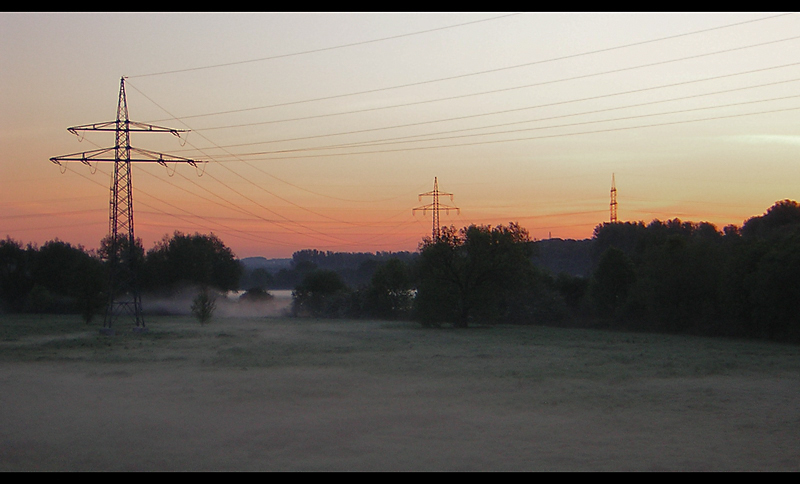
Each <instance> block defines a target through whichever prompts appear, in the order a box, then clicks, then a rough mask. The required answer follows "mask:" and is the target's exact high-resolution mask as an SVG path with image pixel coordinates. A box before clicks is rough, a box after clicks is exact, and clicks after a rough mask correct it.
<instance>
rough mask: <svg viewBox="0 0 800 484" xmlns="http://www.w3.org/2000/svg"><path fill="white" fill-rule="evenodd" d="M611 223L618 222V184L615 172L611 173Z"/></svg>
mask: <svg viewBox="0 0 800 484" xmlns="http://www.w3.org/2000/svg"><path fill="white" fill-rule="evenodd" d="M610 210H611V217H610V218H611V223H612V224H613V223H617V186H616V184H615V182H614V174H613V173H612V174H611V207H610Z"/></svg>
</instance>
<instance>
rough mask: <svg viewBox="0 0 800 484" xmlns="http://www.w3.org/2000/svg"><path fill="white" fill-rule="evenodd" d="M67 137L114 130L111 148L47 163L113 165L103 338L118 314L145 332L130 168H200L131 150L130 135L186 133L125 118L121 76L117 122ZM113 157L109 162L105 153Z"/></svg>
mask: <svg viewBox="0 0 800 484" xmlns="http://www.w3.org/2000/svg"><path fill="white" fill-rule="evenodd" d="M67 131H69V132H70V133H72V134H75V135H78V131H114V132H115V134H116V143H115V144H114V147H113V148H102V149H98V150H91V151H84V152H82V153H73V154H70V155H63V156H56V157H53V158H50V161H52V162H53V163H55V164H57V165H61V163H62V162H68V161H80V162H81V163H83V164H84V165H87V166H91V163H92V162H113V163H114V174H113V175H112V180H111V199H110V202H109V216H108V220H109V223H108V244H109V247H108V259H109V261H108V262H109V286H108V306H107V307H106V315H105V319H104V320H103V329H102V330H101V332H103V333H105V334H113V330H112V328H111V326H112V323H113V322H114V320H115V319H116V318H117V317H118V316H119V315H120V314H121V313H123V312H124V313H128V314H129V315H131V316H132V317H133V319H134V321H135V326H134V331H146V328H145V324H144V318H143V317H142V299H141V295H140V294H139V288H138V284H137V267H136V266H137V256H136V237H135V236H134V232H133V182H132V179H131V163H133V162H148V163H153V162H155V163H158V164H160V165H163V166H167V163H173V162H174V163H179V162H180V163H188V164H190V165H192V166H195V167H196V166H197V163H205V162H204V161H202V162H199V161H195V160H190V159H188V158H180V157H176V156H170V155H165V154H163V153H157V152H154V151H148V150H143V149H139V148H133V147H131V143H130V141H131V140H130V133H131V131H140V132H151V133H172V134H173V135H175V136H177V137H180V133H182V132H186V131H187V130H177V129H172V128H164V127H161V126H154V125H151V124H144V123H137V122H134V121H131V120H130V119H129V118H128V101H127V97H126V95H125V77H121V78H120V81H119V99H118V101H117V118H116V120H114V121H108V122H104V123H95V124H87V125H82V126H73V127H70V128H67ZM111 152H113V153H114V157H113V158H110V157H109V154H110V153H111ZM131 153H137V154H139V155H142V158H131Z"/></svg>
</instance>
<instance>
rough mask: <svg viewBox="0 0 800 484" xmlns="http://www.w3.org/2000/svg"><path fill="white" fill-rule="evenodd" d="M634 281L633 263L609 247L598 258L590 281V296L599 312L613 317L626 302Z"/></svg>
mask: <svg viewBox="0 0 800 484" xmlns="http://www.w3.org/2000/svg"><path fill="white" fill-rule="evenodd" d="M635 281H636V270H635V269H634V267H633V262H631V260H630V258H629V257H628V256H627V255H625V253H624V252H623V251H622V250H620V249H617V248H616V247H613V246H612V247H609V248H608V249H606V251H605V252H604V253H603V255H602V257H600V261H599V262H598V264H597V268H596V269H595V272H594V278H593V280H592V296H593V298H594V301H595V304H596V305H597V307H598V309H600V312H601V313H602V314H603V315H605V316H613V315H615V314H616V313H617V311H618V309H619V308H620V307H621V306H622V304H623V303H624V302H625V301H626V299H627V297H628V291H629V290H630V288H631V286H632V285H633V283H634V282H635Z"/></svg>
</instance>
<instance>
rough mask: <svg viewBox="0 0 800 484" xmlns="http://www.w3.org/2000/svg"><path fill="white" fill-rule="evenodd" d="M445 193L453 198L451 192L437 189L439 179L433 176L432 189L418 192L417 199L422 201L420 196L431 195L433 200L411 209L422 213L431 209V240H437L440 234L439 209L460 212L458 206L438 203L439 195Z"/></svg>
mask: <svg viewBox="0 0 800 484" xmlns="http://www.w3.org/2000/svg"><path fill="white" fill-rule="evenodd" d="M440 195H445V196H450V200H451V201H452V200H453V194H452V193H444V192H440V191H439V180H438V178H437V177H433V191H432V192H427V193H420V194H419V199H420V201H422V197H433V202H432V203H429V204H428V205H424V206H422V207H417V208H415V209H413V210H412V213H413V212H416V211H417V210H422V213H423V214H425V212H427V211H428V210H432V211H433V230H432V231H431V240H432V241H433V242H437V241H438V240H439V238H440V237H441V235H442V231H441V227H440V225H439V211H440V210H442V209H444V210H445V211H446V212H447V213H450V210H456V211H457V213H461V209H460V208H458V207H451V206H449V205H442V204H440V203H439V196H440Z"/></svg>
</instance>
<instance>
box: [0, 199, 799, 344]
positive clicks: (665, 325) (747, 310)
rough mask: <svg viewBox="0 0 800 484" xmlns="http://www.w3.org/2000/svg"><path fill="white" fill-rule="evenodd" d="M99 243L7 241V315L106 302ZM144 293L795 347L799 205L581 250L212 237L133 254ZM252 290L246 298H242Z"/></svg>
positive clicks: (579, 245) (650, 229)
mask: <svg viewBox="0 0 800 484" xmlns="http://www.w3.org/2000/svg"><path fill="white" fill-rule="evenodd" d="M104 246H105V245H104V244H101V249H100V250H98V251H87V250H85V249H84V248H83V247H80V246H73V245H71V244H69V243H68V242H64V241H60V240H52V241H49V242H47V243H45V244H44V245H42V246H41V247H36V246H34V245H31V244H27V245H23V244H22V243H21V242H18V241H15V240H12V239H10V238H8V237H7V238H6V239H5V240H0V312H7V313H36V312H44V313H80V314H82V315H83V317H84V320H85V321H86V322H87V323H88V322H90V321H91V320H92V319H93V317H95V316H96V315H98V314H102V312H103V311H104V307H105V304H106V299H107V298H106V296H105V291H106V283H107V276H106V265H107V259H108V257H107V255H106V254H104V249H103V247H104ZM137 264H139V265H138V267H139V274H140V277H139V287H140V291H141V293H142V294H143V297H146V296H147V295H159V296H169V295H170V294H174V293H175V292H177V291H180V290H184V289H185V288H186V287H204V288H207V287H211V288H214V289H215V290H216V291H219V292H226V291H233V290H242V291H247V292H254V293H255V292H260V293H262V294H263V293H265V292H266V291H268V290H270V289H278V288H284V289H292V290H293V304H292V309H291V311H292V315H294V316H298V317H303V316H308V317H316V318H381V319H407V320H413V321H417V322H419V323H420V324H421V325H422V326H425V327H440V326H445V325H446V326H453V327H470V326H487V325H493V324H520V325H527V324H540V325H558V326H567V327H592V328H603V329H624V330H634V331H646V332H665V333H684V334H696V335H708V336H724V337H741V338H755V339H770V340H779V341H791V342H800V205H798V203H797V202H795V201H792V200H783V201H779V202H777V203H775V204H774V205H773V206H771V207H770V208H768V209H767V210H766V212H765V213H764V214H762V215H759V216H754V217H751V218H749V219H747V220H746V221H745V222H744V223H743V224H742V226H735V225H729V226H726V227H723V228H722V229H719V228H717V227H716V226H714V225H713V224H711V223H708V222H687V221H681V220H679V219H672V220H666V221H661V220H653V221H651V222H649V223H645V222H641V221H640V222H617V223H603V224H600V225H598V226H597V227H595V229H594V233H593V235H592V237H591V239H587V240H583V241H573V240H569V241H561V240H541V241H539V240H534V239H532V238H531V236H530V235H529V233H528V231H527V230H526V229H525V228H523V227H521V226H520V225H518V224H515V223H509V224H508V225H498V226H476V225H471V226H468V227H463V228H459V229H457V228H455V227H442V232H441V236H440V237H439V238H438V239H437V240H433V239H431V238H430V237H427V238H424V239H423V240H422V241H421V242H420V244H419V250H418V251H416V252H378V253H340V252H321V251H317V250H313V249H308V250H302V251H298V252H295V253H294V254H293V257H292V260H291V261H290V263H289V265H288V267H284V268H282V269H280V270H277V271H269V270H267V269H264V268H248V267H246V266H245V265H244V264H243V263H242V262H241V261H239V260H238V259H236V257H235V255H234V254H233V252H232V251H231V250H230V249H229V248H228V247H226V246H225V244H224V243H223V242H222V241H221V240H220V239H219V238H218V237H216V236H215V235H213V234H212V235H203V234H197V233H196V234H192V235H189V234H182V233H180V232H175V233H174V234H173V235H172V236H164V238H163V239H162V240H161V241H160V242H158V243H157V244H155V246H154V247H153V248H151V249H150V250H148V251H145V250H144V249H143V248H141V247H138V256H137ZM245 294H247V293H245Z"/></svg>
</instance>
